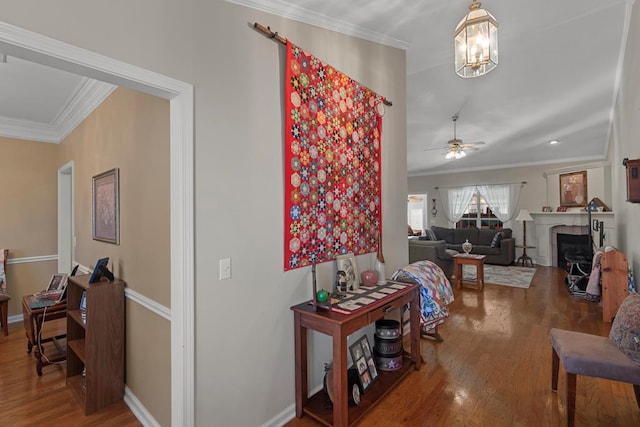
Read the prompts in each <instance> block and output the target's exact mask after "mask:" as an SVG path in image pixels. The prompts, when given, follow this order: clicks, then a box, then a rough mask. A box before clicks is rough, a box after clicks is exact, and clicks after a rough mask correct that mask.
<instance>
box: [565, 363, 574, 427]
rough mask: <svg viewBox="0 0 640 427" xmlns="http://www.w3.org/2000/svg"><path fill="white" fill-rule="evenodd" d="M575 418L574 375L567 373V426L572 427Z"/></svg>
mask: <svg viewBox="0 0 640 427" xmlns="http://www.w3.org/2000/svg"><path fill="white" fill-rule="evenodd" d="M575 418H576V374H572V373H569V372H567V426H568V427H573V424H574V423H575Z"/></svg>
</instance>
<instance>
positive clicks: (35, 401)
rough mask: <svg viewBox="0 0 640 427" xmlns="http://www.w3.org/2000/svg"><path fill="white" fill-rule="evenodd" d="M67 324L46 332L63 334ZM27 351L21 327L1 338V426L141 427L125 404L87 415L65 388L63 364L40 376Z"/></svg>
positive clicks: (12, 327)
mask: <svg viewBox="0 0 640 427" xmlns="http://www.w3.org/2000/svg"><path fill="white" fill-rule="evenodd" d="M64 321H65V319H61V320H56V321H52V322H46V326H47V329H48V331H46V332H45V333H47V332H53V331H56V330H57V331H60V330H62V331H64V327H65V325H64V323H61V322H64ZM49 345H52V344H51V343H49ZM26 350H27V339H26V337H25V334H24V328H23V327H22V324H21V323H20V324H18V323H13V324H10V325H9V336H7V337H5V336H4V335H0V426H2V427H14V426H15V427H19V426H65V427H67V426H69V427H72V426H74V427H75V426H105V427H109V426H113V427H116V426H118V427H130V426H131V427H133V426H141V425H142V424H140V422H139V421H138V420H137V419H136V417H135V416H134V415H133V413H132V412H131V411H130V410H129V407H128V406H127V405H126V404H125V403H124V402H119V403H116V404H114V405H111V406H109V407H107V408H105V409H102V410H100V411H98V412H96V413H94V414H91V415H90V416H85V415H84V413H83V412H82V409H81V407H80V405H79V403H78V401H77V400H76V397H75V396H74V395H73V393H72V392H71V391H70V390H67V388H66V372H65V368H64V364H62V365H49V366H45V367H43V368H42V376H41V377H39V376H38V375H37V374H36V360H35V359H34V357H33V355H31V354H27V352H26Z"/></svg>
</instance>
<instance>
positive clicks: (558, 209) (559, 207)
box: [556, 206, 567, 212]
mask: <svg viewBox="0 0 640 427" xmlns="http://www.w3.org/2000/svg"><path fill="white" fill-rule="evenodd" d="M566 211H567V207H566V206H558V208H557V209H556V212H566Z"/></svg>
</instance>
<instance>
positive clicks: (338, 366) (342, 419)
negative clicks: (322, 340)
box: [332, 326, 349, 427]
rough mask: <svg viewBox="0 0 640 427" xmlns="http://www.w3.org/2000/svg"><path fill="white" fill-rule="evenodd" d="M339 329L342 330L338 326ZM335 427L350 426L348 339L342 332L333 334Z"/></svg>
mask: <svg viewBox="0 0 640 427" xmlns="http://www.w3.org/2000/svg"><path fill="white" fill-rule="evenodd" d="M338 328H340V327H339V326H338ZM332 335H333V425H334V427H347V426H348V425H349V406H348V403H349V402H348V399H347V337H346V336H343V335H342V331H341V330H338V331H335V332H334V333H333V334H332Z"/></svg>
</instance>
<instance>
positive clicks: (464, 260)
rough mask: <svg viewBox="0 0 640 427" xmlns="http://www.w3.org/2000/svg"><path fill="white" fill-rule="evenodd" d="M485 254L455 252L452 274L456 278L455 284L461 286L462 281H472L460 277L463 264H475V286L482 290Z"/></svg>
mask: <svg viewBox="0 0 640 427" xmlns="http://www.w3.org/2000/svg"><path fill="white" fill-rule="evenodd" d="M486 257H487V256H486V255H477V254H457V255H454V256H453V274H454V275H455V278H456V281H455V283H456V285H457V286H458V287H459V288H462V285H463V284H464V282H467V283H473V282H471V281H468V280H464V279H463V277H462V266H463V265H475V266H476V280H475V288H476V289H479V290H482V288H483V287H484V259H485V258H486Z"/></svg>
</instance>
